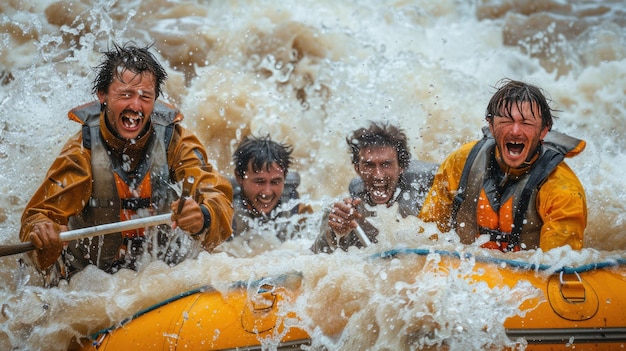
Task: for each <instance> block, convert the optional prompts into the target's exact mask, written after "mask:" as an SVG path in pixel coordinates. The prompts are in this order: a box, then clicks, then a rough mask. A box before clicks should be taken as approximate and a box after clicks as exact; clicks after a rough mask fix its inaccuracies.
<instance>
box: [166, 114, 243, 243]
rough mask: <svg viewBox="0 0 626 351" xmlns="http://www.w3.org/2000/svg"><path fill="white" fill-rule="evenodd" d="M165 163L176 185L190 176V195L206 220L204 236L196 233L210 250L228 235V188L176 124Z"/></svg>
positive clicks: (230, 191)
mask: <svg viewBox="0 0 626 351" xmlns="http://www.w3.org/2000/svg"><path fill="white" fill-rule="evenodd" d="M168 164H169V167H170V169H171V170H172V172H173V175H174V178H175V179H174V180H175V181H176V182H179V181H181V180H183V179H185V178H186V177H189V176H193V179H194V182H193V187H192V189H191V193H192V194H194V199H195V200H196V202H197V203H198V204H200V206H204V209H205V210H204V212H207V213H208V214H209V217H210V218H208V219H207V221H206V223H207V224H208V228H206V229H205V233H200V234H203V237H202V244H203V247H204V249H205V250H208V251H211V250H212V249H213V248H215V247H216V246H217V245H219V244H220V243H222V242H223V241H224V240H226V239H227V238H228V237H229V236H230V234H231V223H232V217H233V206H232V198H233V188H232V185H231V183H230V181H229V180H228V179H226V178H225V177H224V176H222V175H221V174H219V173H218V172H217V171H216V170H215V169H214V168H213V166H212V165H211V164H210V163H208V161H207V153H206V150H205V148H204V146H203V145H202V143H201V142H200V140H199V139H198V138H197V137H196V136H195V135H194V134H193V133H191V132H190V131H188V130H186V129H185V128H183V127H181V126H180V125H176V130H175V132H174V135H173V136H172V142H171V143H170V145H169V149H168Z"/></svg>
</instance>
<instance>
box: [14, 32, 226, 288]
mask: <svg viewBox="0 0 626 351" xmlns="http://www.w3.org/2000/svg"><path fill="white" fill-rule="evenodd" d="M148 49H149V47H143V48H142V47H137V46H135V45H132V44H126V45H124V46H119V45H117V44H114V48H113V49H112V50H111V51H109V52H106V53H105V54H104V60H103V62H102V63H101V65H100V66H99V67H98V74H97V77H96V79H95V80H94V86H93V92H94V93H95V94H96V95H97V97H98V100H99V101H97V102H93V103H89V104H86V105H83V106H79V107H77V108H75V109H73V110H72V111H70V112H69V118H70V119H71V120H74V121H76V122H78V123H80V124H81V126H82V128H81V130H80V131H79V132H78V133H76V135H74V136H73V137H72V138H70V139H69V140H68V141H67V143H66V144H65V146H64V147H63V149H62V151H61V153H60V155H59V156H58V157H57V159H56V160H55V161H54V163H53V164H52V166H51V167H50V169H49V170H48V173H47V174H46V176H45V179H44V182H43V184H42V185H41V186H40V187H39V189H38V190H37V191H36V192H35V194H34V195H33V197H32V199H31V200H30V202H29V203H28V205H27V206H26V208H25V210H24V213H23V215H22V227H21V231H20V238H21V240H22V241H30V242H32V243H33V245H34V246H35V247H36V250H35V251H33V252H32V256H31V257H32V258H33V261H34V262H35V264H36V266H37V268H38V269H39V270H40V271H42V272H45V273H51V272H58V273H61V274H62V276H61V277H62V278H69V276H71V275H72V274H73V273H75V272H78V271H80V270H82V269H83V268H84V267H86V266H87V265H91V264H93V265H96V266H97V267H99V268H100V269H102V270H104V271H106V272H109V273H114V272H116V271H117V270H119V269H121V268H131V269H132V268H136V267H135V264H136V260H137V258H138V257H139V255H140V254H141V253H142V252H143V251H144V248H145V243H144V241H147V240H145V239H144V229H138V230H128V231H124V232H121V233H116V234H109V235H103V236H100V237H94V238H89V239H81V240H74V241H71V242H69V243H67V242H66V243H63V242H61V240H60V235H59V234H60V232H61V231H65V230H67V229H68V228H69V229H77V228H82V227H88V226H94V225H99V224H104V223H111V222H117V221H124V220H128V219H131V218H135V217H145V216H150V215H155V214H163V213H169V212H170V211H172V212H173V215H172V221H173V222H172V228H174V229H175V228H176V227H179V228H180V229H182V230H183V231H184V232H186V233H187V234H186V235H187V237H191V238H193V239H191V240H189V241H188V242H191V243H192V244H193V240H195V241H198V242H199V244H200V245H201V246H202V247H203V248H204V249H206V250H212V249H213V248H214V247H215V246H217V245H218V244H220V243H221V242H222V241H224V240H225V239H226V238H228V237H229V236H230V234H231V220H232V214H233V209H232V204H231V201H232V200H231V199H232V187H231V184H230V182H229V181H228V180H227V179H226V178H224V177H222V176H221V175H219V174H218V173H217V172H216V171H215V170H214V169H213V167H212V166H211V164H209V163H207V154H206V150H205V149H204V147H203V145H202V143H201V142H200V140H198V138H197V137H196V136H195V135H194V134H193V133H191V132H190V131H188V130H186V129H185V128H183V127H181V126H180V125H179V122H180V121H181V120H182V119H183V115H182V114H181V113H180V111H178V110H177V109H175V108H174V107H173V106H170V105H168V104H165V103H163V102H161V101H159V100H157V98H158V97H159V95H160V93H161V85H162V83H163V81H164V80H165V79H166V78H167V74H166V72H165V70H164V69H163V67H162V66H161V65H160V64H159V62H158V61H157V60H156V58H155V57H154V56H153V55H152V54H151V53H150V52H149V51H148ZM183 180H186V182H183ZM180 184H183V186H184V187H185V189H184V190H185V191H184V192H183V193H188V194H189V196H188V197H186V198H184V200H183V199H181V200H179V194H178V192H177V191H176V190H175V188H176V186H177V185H178V186H179V187H180ZM179 201H184V203H183V204H182V208H181V210H179V206H178V205H179ZM166 227H167V228H163V226H161V227H159V230H158V236H157V240H155V242H156V243H157V244H156V245H154V243H152V244H153V245H152V246H153V247H152V249H154V246H156V247H160V246H167V247H171V246H172V240H171V239H172V238H171V237H169V235H170V234H171V233H172V230H171V228H169V226H166ZM183 239H185V240H186V239H187V238H186V237H183V238H181V237H179V238H177V239H176V240H174V241H175V243H178V244H180V242H181V240H183ZM160 255H161V256H162V257H160V258H163V259H164V260H166V261H167V262H170V263H176V262H177V261H180V259H181V258H182V257H180V254H179V253H177V252H166V253H161V254H160ZM59 258H61V259H60V260H59ZM53 268H56V270H54V271H53Z"/></svg>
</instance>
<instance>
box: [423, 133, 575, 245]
mask: <svg viewBox="0 0 626 351" xmlns="http://www.w3.org/2000/svg"><path fill="white" fill-rule="evenodd" d="M551 133H552V134H558V133H556V132H550V133H548V135H550V134H551ZM561 136H564V135H562V134H561ZM564 137H567V136H564ZM567 138H571V137H567ZM546 139H548V138H546ZM571 139H573V138H571ZM477 142H478V141H473V142H470V143H467V144H465V145H463V146H462V147H461V148H460V149H458V150H457V151H455V152H453V153H452V154H450V155H449V156H448V157H447V158H446V160H445V161H444V162H443V163H442V164H441V166H440V167H439V171H438V172H437V174H436V175H435V180H434V183H433V186H432V188H431V190H430V192H429V194H428V196H427V198H426V200H425V202H424V206H423V207H422V210H421V212H420V215H419V217H420V218H421V219H422V220H424V221H426V222H436V223H437V227H438V228H439V230H441V231H444V232H446V231H449V230H450V229H452V226H453V225H455V223H454V219H452V218H451V217H452V211H453V209H452V208H453V201H454V198H455V196H456V195H457V192H458V188H459V183H460V179H461V174H462V172H463V169H464V167H465V163H466V160H467V158H468V156H469V154H470V151H471V150H472V148H473V147H474V145H476V144H477ZM575 143H576V144H575V147H573V148H572V149H570V150H568V152H567V153H566V154H565V157H573V156H576V155H578V154H579V153H580V152H582V151H583V150H584V148H585V142H584V141H582V140H577V139H575ZM513 171H514V170H513ZM516 176H520V175H519V174H518V175H516ZM481 193H482V196H484V190H483V191H482V192H481ZM535 193H536V197H535V198H536V201H535V203H534V204H533V203H531V204H529V209H533V208H534V210H535V211H536V213H537V214H538V216H539V218H540V219H541V221H542V223H541V224H540V225H541V227H540V231H539V243H538V246H539V247H540V248H541V249H542V250H544V251H547V250H550V249H552V248H555V247H559V246H564V245H570V246H571V247H572V248H573V249H576V250H579V249H581V248H582V246H583V235H584V230H585V227H586V226H587V205H586V197H585V192H584V189H583V186H582V184H581V183H580V181H579V180H578V178H577V177H576V175H575V174H574V172H573V171H572V170H571V169H570V168H569V166H568V165H567V164H565V162H560V163H559V164H558V165H557V166H556V168H555V169H554V170H553V171H552V172H551V173H550V174H549V175H548V176H547V178H546V179H545V180H544V182H543V183H542V184H541V185H540V188H539V189H538V190H537V191H536V192H535ZM482 196H481V197H482ZM465 201H479V202H480V200H478V199H475V198H467V199H465ZM487 210H489V211H490V213H487ZM487 210H486V209H485V208H484V207H483V206H476V211H477V213H476V214H473V216H475V217H476V218H480V217H481V216H483V217H488V216H493V210H492V209H491V208H489V209H487ZM481 211H482V213H481ZM498 222H500V223H502V222H504V220H503V219H502V218H501V219H497V218H496V219H495V223H498ZM509 222H510V220H509ZM457 226H458V224H457ZM492 229H501V228H492ZM459 230H463V228H458V227H457V232H458V231H459ZM509 230H510V228H509ZM503 231H506V230H503ZM478 235H479V233H475V236H474V237H473V238H470V239H469V240H463V235H460V236H461V239H462V240H461V241H462V242H464V243H471V242H473V241H474V240H475V238H476V237H477V236H478ZM523 238H524V233H523V232H522V241H523ZM467 241H469V242H467ZM487 247H488V246H487ZM527 248H529V249H530V248H533V247H527Z"/></svg>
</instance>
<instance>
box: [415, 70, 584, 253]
mask: <svg viewBox="0 0 626 351" xmlns="http://www.w3.org/2000/svg"><path fill="white" fill-rule="evenodd" d="M552 112H553V110H552V109H551V108H550V106H549V103H548V100H547V99H546V97H545V96H544V94H543V93H542V91H541V89H539V88H538V87H536V86H533V85H530V84H527V83H524V82H520V81H515V80H503V81H501V82H500V84H499V87H498V89H497V91H496V93H495V94H494V95H493V97H492V98H491V100H490V101H489V104H488V106H487V112H486V117H485V118H486V121H487V123H488V127H486V128H483V132H484V137H483V138H482V139H481V140H479V141H473V142H470V143H468V144H466V145H464V146H462V147H461V148H460V149H459V150H457V151H455V152H453V153H452V154H450V155H449V156H448V157H447V158H446V160H445V161H444V162H443V163H442V164H441V167H440V168H439V171H438V172H437V174H436V176H435V180H434V184H433V187H432V190H431V191H430V192H429V195H428V198H427V199H426V202H425V203H424V207H423V208H422V212H421V214H420V218H422V219H423V220H424V221H427V222H436V223H437V226H438V228H439V229H440V230H442V231H449V230H451V229H456V232H457V234H458V235H459V237H460V239H461V242H462V243H464V244H471V243H473V242H475V241H476V240H477V238H479V237H481V236H484V238H483V239H482V240H484V241H485V242H484V243H483V244H482V246H483V247H487V248H492V249H498V250H501V251H505V252H506V251H519V250H525V249H537V248H541V249H542V250H543V251H547V250H550V249H552V248H555V247H559V246H565V245H569V246H570V247H571V248H572V249H580V248H582V245H583V234H584V231H585V227H586V225H587V205H586V198H585V191H584V189H583V186H582V184H581V183H580V181H579V180H578V178H577V177H576V175H575V174H574V172H573V171H572V170H571V169H570V168H569V166H568V165H567V164H566V163H565V162H564V161H563V159H564V158H565V157H573V156H576V155H577V154H579V153H580V152H582V151H583V149H584V148H585V142H584V141H582V140H578V139H575V138H572V137H569V136H567V135H564V134H561V133H558V132H555V131H550V130H551V129H552V124H553V119H554V118H555V117H554V116H553V115H552Z"/></svg>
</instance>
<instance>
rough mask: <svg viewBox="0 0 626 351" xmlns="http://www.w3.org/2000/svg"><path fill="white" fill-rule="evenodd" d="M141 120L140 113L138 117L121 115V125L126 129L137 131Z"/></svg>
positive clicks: (141, 115)
mask: <svg viewBox="0 0 626 351" xmlns="http://www.w3.org/2000/svg"><path fill="white" fill-rule="evenodd" d="M143 118H144V117H143V114H141V113H139V114H138V115H130V114H123V115H122V124H123V125H124V128H126V129H131V130H132V129H137V128H138V127H139V125H140V123H141V120H142V119H143Z"/></svg>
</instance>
